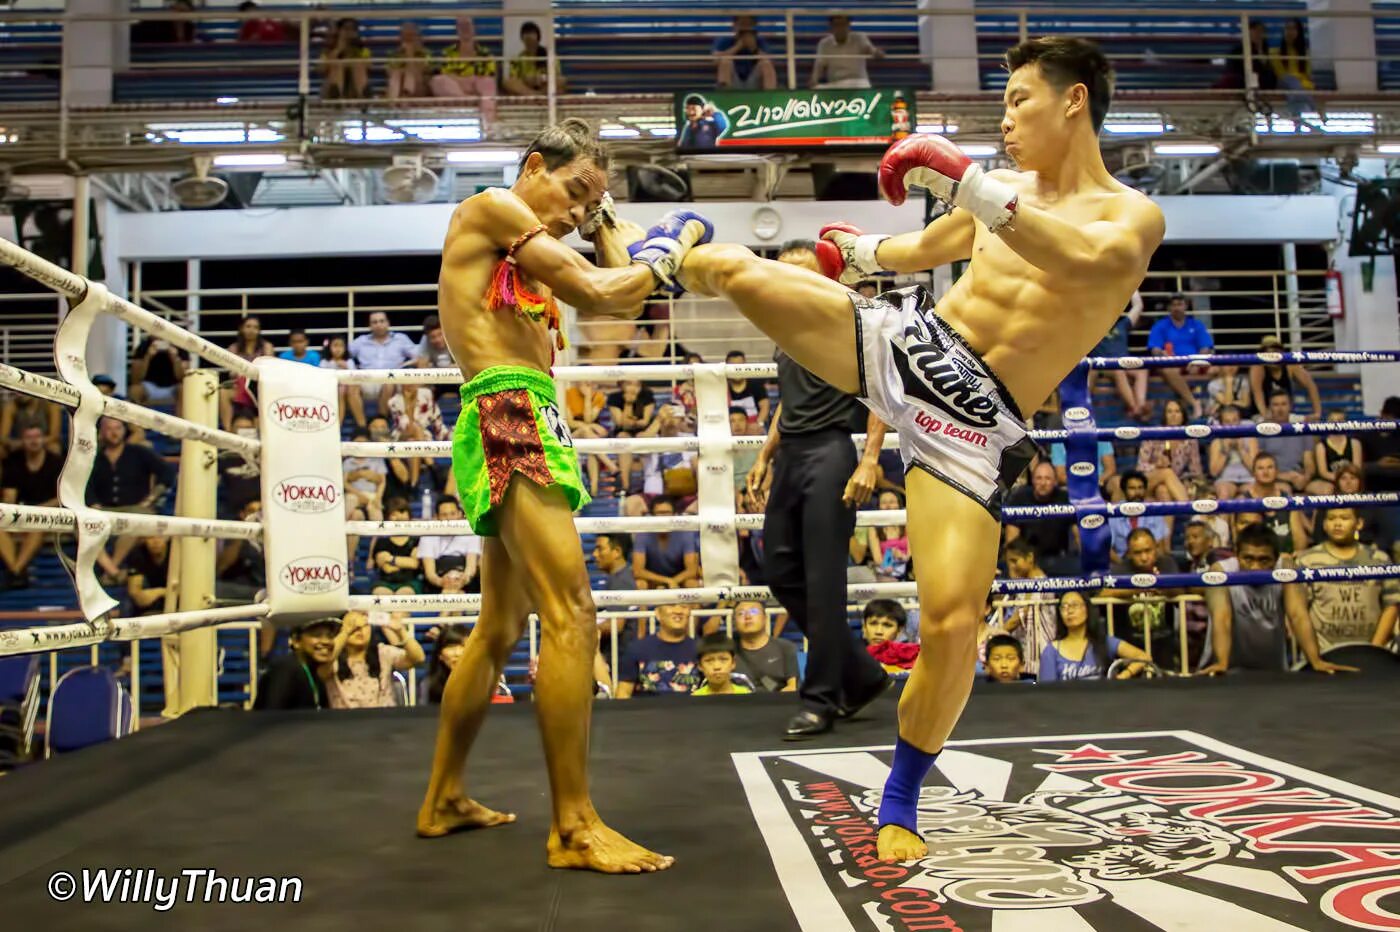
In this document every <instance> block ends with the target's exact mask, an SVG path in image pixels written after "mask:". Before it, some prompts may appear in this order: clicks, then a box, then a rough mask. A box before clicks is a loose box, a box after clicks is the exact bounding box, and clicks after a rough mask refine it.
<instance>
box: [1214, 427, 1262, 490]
mask: <svg viewBox="0 0 1400 932" xmlns="http://www.w3.org/2000/svg"><path fill="white" fill-rule="evenodd" d="M1219 415H1220V423H1221V424H1222V425H1224V426H1226V427H1232V426H1234V425H1235V424H1238V423H1240V420H1241V416H1240V408H1239V406H1238V405H1233V404H1227V405H1224V406H1223V407H1221V409H1220V412H1219ZM1258 455H1259V441H1258V440H1257V439H1255V438H1254V437H1216V438H1215V439H1213V440H1212V441H1211V442H1210V457H1209V459H1210V477H1211V479H1213V480H1214V481H1215V491H1216V494H1218V495H1219V496H1220V497H1221V498H1234V497H1235V495H1236V494H1237V493H1238V492H1239V491H1240V489H1242V488H1244V487H1245V486H1248V485H1249V483H1250V481H1251V480H1253V478H1254V473H1253V469H1254V458H1255V457H1256V456H1258Z"/></svg>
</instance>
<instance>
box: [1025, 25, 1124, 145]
mask: <svg viewBox="0 0 1400 932" xmlns="http://www.w3.org/2000/svg"><path fill="white" fill-rule="evenodd" d="M1035 63H1039V65H1040V73H1041V74H1042V75H1044V76H1045V80H1046V81H1048V82H1049V83H1050V86H1051V87H1053V88H1055V89H1056V90H1057V91H1064V90H1066V89H1067V88H1070V87H1072V86H1074V85H1075V84H1082V85H1084V87H1085V89H1086V90H1087V91H1088V92H1089V117H1090V119H1091V120H1092V121H1093V124H1094V132H1095V133H1097V132H1098V131H1099V130H1101V129H1103V121H1104V117H1106V116H1108V105H1109V103H1110V102H1112V100H1113V66H1112V65H1110V64H1109V62H1108V59H1107V58H1105V57H1104V54H1103V52H1102V51H1101V50H1100V49H1099V47H1098V45H1097V44H1096V43H1094V42H1090V41H1089V40H1088V39H1079V38H1075V37H1072V36H1042V37H1040V38H1038V39H1027V40H1026V41H1025V42H1022V43H1019V44H1018V45H1014V46H1012V47H1011V48H1010V49H1009V50H1008V51H1007V53H1006V69H1007V71H1015V70H1016V69H1018V68H1021V67H1024V66H1026V65H1030V64H1035Z"/></svg>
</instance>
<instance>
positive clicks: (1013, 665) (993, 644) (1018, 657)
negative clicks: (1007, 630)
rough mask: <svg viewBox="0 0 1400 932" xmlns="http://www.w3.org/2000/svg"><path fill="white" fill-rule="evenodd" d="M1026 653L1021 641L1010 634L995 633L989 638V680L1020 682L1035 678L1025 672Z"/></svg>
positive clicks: (993, 681)
mask: <svg viewBox="0 0 1400 932" xmlns="http://www.w3.org/2000/svg"><path fill="white" fill-rule="evenodd" d="M1024 668H1025V655H1024V654H1022V652H1021V642H1020V641H1018V640H1016V639H1015V638H1014V637H1012V636H1011V635H1009V634H994V635H992V636H991V637H990V638H988V639H987V682H989V683H1019V682H1021V681H1022V680H1026V679H1029V680H1034V679H1035V677H1034V676H1032V675H1030V674H1027V673H1025V672H1024Z"/></svg>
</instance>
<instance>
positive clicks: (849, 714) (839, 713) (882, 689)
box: [836, 673, 894, 719]
mask: <svg viewBox="0 0 1400 932" xmlns="http://www.w3.org/2000/svg"><path fill="white" fill-rule="evenodd" d="M892 686H894V677H892V676H890V675H889V674H888V673H887V674H885V676H884V678H883V679H881V680H880V682H879V684H878V685H876V686H875V687H874V688H872V689H871V690H870V692H868V693H866V694H865V695H863V696H856V697H854V698H848V699H847V701H846V702H844V703H842V704H841V705H839V706H837V707H836V717H837V718H842V719H845V718H855V717H856V716H857V715H859V714H860V713H861V712H862V711H863V710H864V709H865V707H866V706H868V705H870V703H872V702H874V701H875V700H876V699H879V698H880V697H881V696H883V695H884V694H885V693H886V692H888V691H889V689H890V687H892Z"/></svg>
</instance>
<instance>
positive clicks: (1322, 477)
mask: <svg viewBox="0 0 1400 932" xmlns="http://www.w3.org/2000/svg"><path fill="white" fill-rule="evenodd" d="M1346 419H1347V413H1346V412H1345V411H1342V410H1341V409H1333V410H1332V411H1329V412H1327V421H1328V422H1329V423H1332V424H1340V423H1342V422H1343V421H1345V420H1346ZM1342 465H1348V466H1354V467H1356V469H1357V470H1360V469H1361V441H1360V440H1357V439H1356V438H1355V437H1353V436H1351V435H1350V434H1323V435H1322V436H1320V437H1314V438H1313V466H1315V467H1316V469H1317V480H1314V484H1319V485H1320V483H1321V482H1326V483H1328V484H1329V485H1330V486H1331V487H1332V490H1335V489H1336V485H1337V468H1338V467H1339V466H1342ZM1315 494H1318V495H1328V494H1331V492H1318V493H1315Z"/></svg>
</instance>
